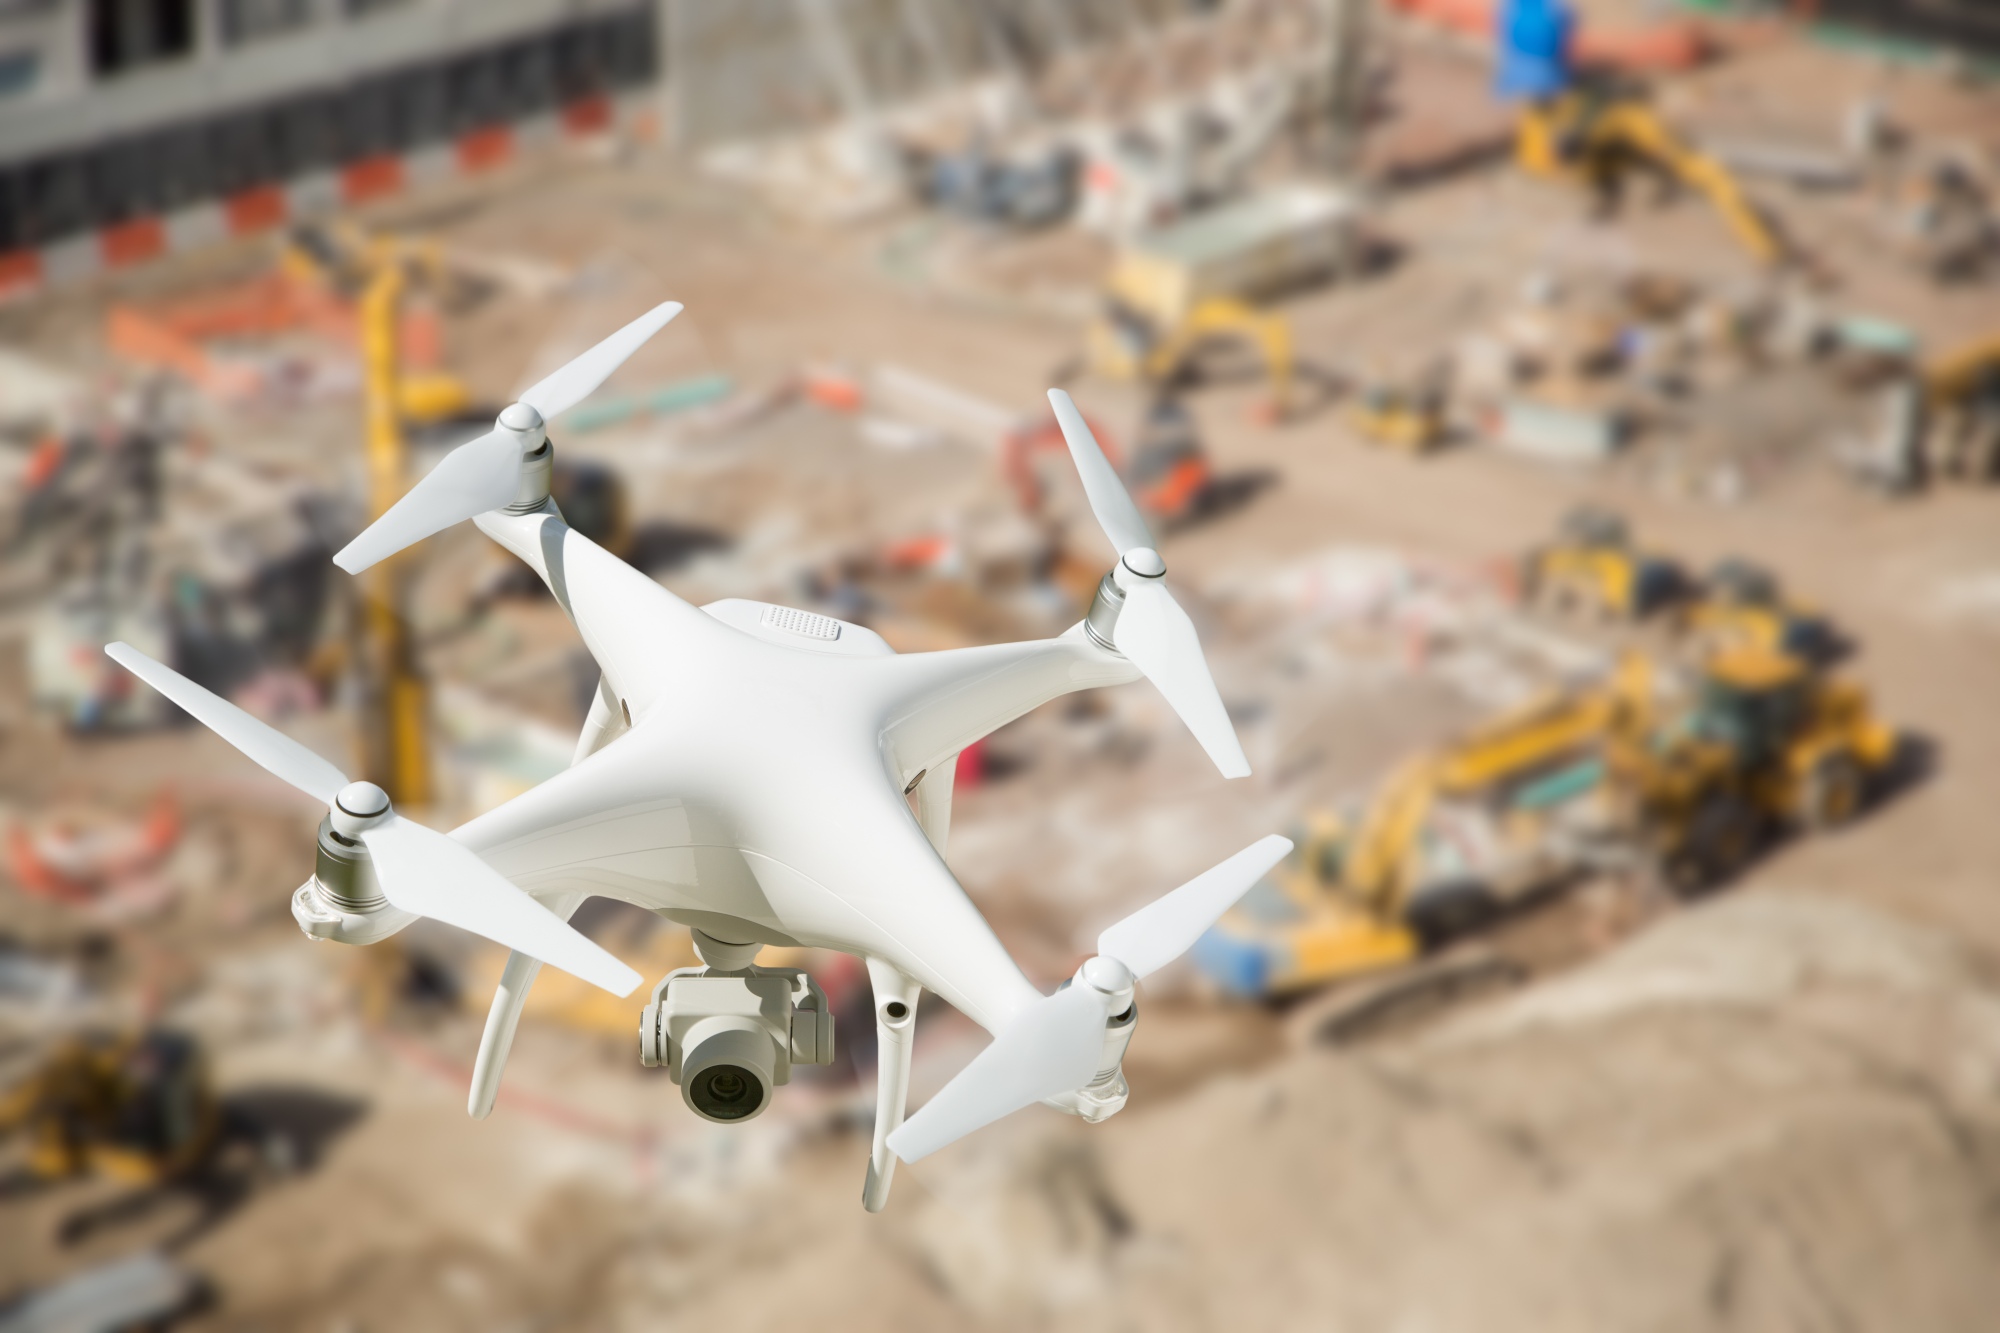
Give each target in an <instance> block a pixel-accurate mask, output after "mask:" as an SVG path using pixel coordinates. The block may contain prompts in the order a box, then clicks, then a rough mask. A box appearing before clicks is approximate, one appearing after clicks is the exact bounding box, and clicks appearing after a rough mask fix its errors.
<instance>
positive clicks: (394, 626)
mask: <svg viewBox="0 0 2000 1333" xmlns="http://www.w3.org/2000/svg"><path fill="white" fill-rule="evenodd" d="M404 281H405V279H404V274H403V265H402V263H401V262H400V261H399V260H397V259H395V258H393V257H389V256H382V257H378V258H377V259H376V260H375V263H374V265H373V272H372V273H371V274H370V276H369V280H368V286H367V288H366V290H365V291H364V292H363V294H362V298H361V356H362V368H363V377H364V379H363V382H364V386H365V390H366V399H367V429H368V491H369V512H370V515H371V517H374V518H379V517H381V515H382V514H383V512H384V511H386V510H387V509H388V508H389V506H391V505H393V504H394V503H395V502H396V501H397V499H398V498H400V496H401V495H402V491H403V484H404V481H405V477H404V467H405V450H404V447H403V423H402V418H401V415H400V412H399V409H398V402H399V394H398V386H399V384H400V379H401V375H400V367H399V365H398V361H397V347H396V328H397V320H398V316H399V314H400V312H401V309H402V298H403V286H404ZM409 585H410V574H409V568H408V564H407V562H406V561H405V560H404V558H403V557H402V556H401V555H396V556H391V557H390V558H389V559H387V560H384V561H383V562H382V563H381V564H379V565H376V566H375V567H374V568H373V569H371V570H369V571H368V573H367V574H366V575H364V576H363V584H362V597H363V605H362V608H361V616H360V622H361V623H360V625H359V629H360V631H361V636H360V638H361V642H360V644H359V649H360V651H358V652H357V653H356V655H355V657H356V662H355V665H356V666H357V668H358V669H359V671H360V674H361V685H362V688H361V696H362V697H361V709H362V722H361V735H362V747H361V748H362V767H363V770H364V771H365V772H366V773H367V775H368V777H369V778H370V780H372V781H374V782H377V783H379V784H381V786H382V789H383V790H384V791H386V792H388V793H389V799H390V800H392V801H394V802H395V803H396V804H397V805H400V806H421V805H424V804H426V803H427V802H428V801H429V800H430V798H431V773H430V738H429V723H428V712H429V709H428V702H429V701H428V697H427V691H426V689H425V687H424V680H423V676H422V674H421V673H420V672H419V671H418V669H417V662H416V652H415V645H414V644H412V643H411V642H410V635H409V619H408V617H407V616H406V615H405V614H404V609H405V607H406V606H407V603H408V597H409Z"/></svg>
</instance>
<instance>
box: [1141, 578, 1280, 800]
mask: <svg viewBox="0 0 2000 1333" xmlns="http://www.w3.org/2000/svg"><path fill="white" fill-rule="evenodd" d="M1113 633H1114V634H1115V635H1116V637H1117V640H1118V651H1119V652H1121V653H1123V654H1125V656H1126V657H1128V658H1130V659H1131V662H1132V665H1133V666H1135V667H1138V668H1139V670H1141V671H1143V672H1145V673H1146V679H1147V680H1150V681H1152V682H1153V684H1154V685H1155V686H1156V687H1157V688H1158V689H1159V691H1160V693H1161V694H1162V695H1164V696H1165V697H1166V701H1167V704H1168V706H1169V707H1171V708H1172V709H1173V710H1174V712H1176V713H1178V714H1179V715H1180V719H1181V721H1183V722H1185V723H1186V724H1187V729H1188V730H1189V731H1191V732H1193V733H1194V738H1195V739H1196V740H1197V741H1200V742H1201V748H1202V749H1204V750H1206V751H1208V757H1209V758H1210V759H1213V760H1214V761H1215V766H1216V767H1217V768H1218V769H1220V770H1222V776H1223V777H1225V778H1243V777H1248V776H1250V759H1249V757H1248V756H1247V755H1245V754H1244V753H1243V743H1242V742H1241V741H1239V740H1237V739H1236V725H1235V723H1233V722H1231V721H1230V720H1229V710H1227V709H1226V708H1224V707H1223V706H1222V695H1221V694H1220V693H1219V692H1218V691H1217V690H1216V688H1215V680H1214V678H1213V677H1211V676H1210V675H1209V674H1208V659H1207V658H1205V657H1203V656H1202V652H1201V639H1200V637H1199V636H1198V635H1196V634H1195V632H1194V622H1193V621H1192V620H1189V619H1188V613H1187V612H1185V611H1183V610H1181V604H1180V603H1179V602H1176V601H1175V600H1174V598H1173V594H1172V593H1169V592H1168V591H1167V589H1166V585H1165V584H1164V583H1161V582H1159V581H1157V580H1147V581H1140V580H1137V579H1135V580H1133V581H1132V586H1131V587H1128V588H1127V589H1126V590H1125V606H1124V608H1123V609H1122V610H1120V611H1119V613H1118V624H1117V627H1116V629H1115V630H1114V631H1113Z"/></svg>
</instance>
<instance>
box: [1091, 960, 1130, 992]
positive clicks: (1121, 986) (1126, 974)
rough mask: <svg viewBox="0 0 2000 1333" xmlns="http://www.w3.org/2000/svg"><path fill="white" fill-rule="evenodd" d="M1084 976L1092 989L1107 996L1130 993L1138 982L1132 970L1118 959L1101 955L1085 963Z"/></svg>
mask: <svg viewBox="0 0 2000 1333" xmlns="http://www.w3.org/2000/svg"><path fill="white" fill-rule="evenodd" d="M1082 976H1083V979H1084V982H1085V983H1086V984H1087V985H1089V986H1090V987H1091V989H1093V990H1100V991H1103V992H1104V993H1105V994H1106V995H1117V994H1119V993H1121V992H1123V991H1129V990H1131V989H1132V985H1133V982H1134V981H1135V980H1136V978H1134V977H1133V975H1132V969H1131V968H1129V967H1127V966H1125V964H1123V963H1121V962H1119V961H1118V960H1117V959H1116V958H1110V957H1107V956H1106V955H1104V954H1099V955H1098V956H1097V957H1095V958H1092V959H1090V960H1088V961H1087V962H1085V963H1084V965H1083V971H1082Z"/></svg>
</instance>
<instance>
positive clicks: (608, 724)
mask: <svg viewBox="0 0 2000 1333" xmlns="http://www.w3.org/2000/svg"><path fill="white" fill-rule="evenodd" d="M624 730H625V718H624V717H623V715H622V714H620V713H619V711H618V699H617V697H616V696H615V695H613V694H612V693H611V682H610V681H608V680H606V679H605V677H604V673H603V672H601V671H600V672H598V674H597V692H596V693H595V694H593V695H591V696H590V711H589V712H588V713H587V714H585V715H584V719H583V731H582V732H581V733H580V734H579V735H578V736H577V738H576V753H575V754H573V755H571V756H570V761H569V762H570V764H571V765H572V766H574V765H577V764H580V763H582V762H583V761H584V760H586V759H588V758H590V756H591V755H593V754H595V753H597V752H598V751H599V750H601V749H603V748H604V747H605V746H607V745H609V744H610V743H611V742H612V741H614V740H616V739H617V738H618V737H619V736H620V735H621V734H622V733H623V732H624Z"/></svg>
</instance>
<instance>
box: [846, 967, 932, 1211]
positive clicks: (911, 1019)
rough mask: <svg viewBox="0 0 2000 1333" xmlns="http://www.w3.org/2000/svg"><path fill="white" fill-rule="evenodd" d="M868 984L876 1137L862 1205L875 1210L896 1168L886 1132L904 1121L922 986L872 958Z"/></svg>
mask: <svg viewBox="0 0 2000 1333" xmlns="http://www.w3.org/2000/svg"><path fill="white" fill-rule="evenodd" d="M868 984H869V985H870V986H871V987H873V988H874V991H875V1141H874V1145H873V1146H872V1147H871V1148H870V1149H869V1151H868V1179H867V1181H866V1182H865V1183H864V1184H863V1185H862V1187H861V1206H862V1207H863V1208H866V1209H867V1210H868V1211H869V1212H871V1213H879V1212H881V1211H882V1209H883V1208H885V1207H886V1206H887V1205H888V1203H889V1182H890V1180H891V1178H892V1177H893V1176H894V1175H895V1171H896V1154H895V1153H893V1152H890V1151H889V1135H891V1134H893V1133H894V1132H895V1131H896V1129H897V1128H898V1127H899V1126H900V1125H901V1124H902V1123H903V1103H904V1102H905V1101H907V1100H908V1099H909V1095H910V1039H911V1037H912V1036H914V1035H915V1033H916V1028H917V996H918V994H919V993H920V992H921V991H922V989H923V988H922V987H920V986H919V985H917V983H916V982H914V981H912V980H910V979H909V978H908V977H906V976H904V975H903V974H902V973H901V972H898V971H897V970H896V969H895V968H893V967H891V966H889V964H887V963H885V962H882V961H881V960H879V959H875V958H870V959H869V960H868Z"/></svg>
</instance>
